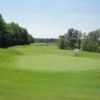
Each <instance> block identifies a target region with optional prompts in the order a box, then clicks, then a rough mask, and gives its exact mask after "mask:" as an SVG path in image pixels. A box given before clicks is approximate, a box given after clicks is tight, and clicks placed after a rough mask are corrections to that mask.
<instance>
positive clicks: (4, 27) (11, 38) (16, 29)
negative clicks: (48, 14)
mask: <svg viewBox="0 0 100 100" xmlns="http://www.w3.org/2000/svg"><path fill="white" fill-rule="evenodd" d="M33 42H34V39H33V37H32V36H31V35H30V34H29V33H28V31H27V29H25V28H23V27H20V26H19V25H18V24H17V23H14V22H11V23H6V22H5V20H4V19H3V17H2V15H1V14H0V47H3V48H5V47H9V46H13V45H24V44H30V43H33Z"/></svg>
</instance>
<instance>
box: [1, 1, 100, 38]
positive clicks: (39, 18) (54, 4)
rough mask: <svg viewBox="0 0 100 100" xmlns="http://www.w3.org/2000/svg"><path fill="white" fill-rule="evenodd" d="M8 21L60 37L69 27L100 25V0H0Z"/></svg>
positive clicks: (44, 35)
mask: <svg viewBox="0 0 100 100" xmlns="http://www.w3.org/2000/svg"><path fill="white" fill-rule="evenodd" d="M0 13H1V14H2V15H3V18H4V19H5V20H6V22H16V23H18V24H19V25H20V26H22V27H25V28H27V30H28V32H29V33H30V34H32V35H33V36H34V37H35V38H58V37H59V35H62V34H64V33H66V32H67V30H68V29H69V28H75V29H78V30H81V31H82V32H86V33H88V32H90V31H93V30H96V29H98V28H100V0H0Z"/></svg>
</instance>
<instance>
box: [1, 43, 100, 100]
mask: <svg viewBox="0 0 100 100" xmlns="http://www.w3.org/2000/svg"><path fill="white" fill-rule="evenodd" d="M0 100H100V54H99V53H90V52H82V51H80V52H79V53H78V55H77V56H75V52H74V51H68V50H59V48H58V47H57V46H56V45H51V44H50V45H46V44H32V45H29V46H27V45H26V46H15V47H10V48H8V49H0Z"/></svg>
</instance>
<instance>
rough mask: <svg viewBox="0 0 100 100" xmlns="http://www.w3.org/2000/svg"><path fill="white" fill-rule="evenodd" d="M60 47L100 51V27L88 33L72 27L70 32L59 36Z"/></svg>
mask: <svg viewBox="0 0 100 100" xmlns="http://www.w3.org/2000/svg"><path fill="white" fill-rule="evenodd" d="M58 45H59V48H60V49H71V50H73V49H81V50H83V51H90V52H100V29H98V30H95V31H92V32H89V33H88V34H85V33H82V32H81V31H79V30H77V29H74V28H70V29H68V32H67V33H65V34H64V35H62V36H59V44H58Z"/></svg>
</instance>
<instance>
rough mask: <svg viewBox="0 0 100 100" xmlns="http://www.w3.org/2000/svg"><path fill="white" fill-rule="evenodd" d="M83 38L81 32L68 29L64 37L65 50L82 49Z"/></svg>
mask: <svg viewBox="0 0 100 100" xmlns="http://www.w3.org/2000/svg"><path fill="white" fill-rule="evenodd" d="M81 37H82V33H81V32H80V31H78V30H75V29H73V28H70V29H68V32H67V33H65V35H64V37H63V39H64V40H63V41H64V48H65V49H74V48H79V49H80V47H81ZM60 38H61V37H60ZM60 38H59V41H61V39H60Z"/></svg>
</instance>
